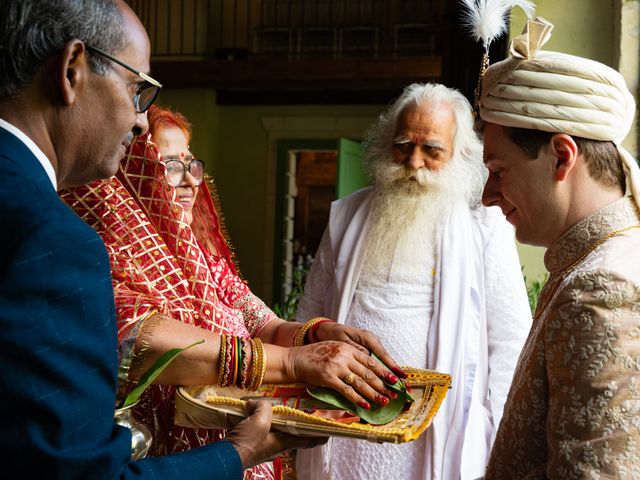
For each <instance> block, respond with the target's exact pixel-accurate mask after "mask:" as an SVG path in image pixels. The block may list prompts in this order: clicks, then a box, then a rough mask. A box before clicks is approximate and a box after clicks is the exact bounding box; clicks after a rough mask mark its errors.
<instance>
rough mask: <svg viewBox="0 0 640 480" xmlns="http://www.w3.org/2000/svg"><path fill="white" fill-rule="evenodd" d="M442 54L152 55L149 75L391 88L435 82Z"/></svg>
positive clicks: (165, 79) (195, 81)
mask: <svg viewBox="0 0 640 480" xmlns="http://www.w3.org/2000/svg"><path fill="white" fill-rule="evenodd" d="M441 63H442V62H441V57H428V58H375V59H371V58H368V59H358V58H349V59H346V58H344V59H295V60H291V59H247V60H210V59H200V60H173V59H172V60H168V59H167V60H165V59H161V58H154V59H152V75H153V76H154V77H155V78H157V79H158V80H159V81H160V82H162V83H163V84H164V85H166V86H167V87H171V88H197V87H209V88H215V89H221V90H224V89H252V90H261V89H265V90H270V89H274V88H277V89H280V90H281V89H304V90H306V89H314V90H323V89H340V90H358V89H365V90H368V91H376V90H390V89H396V88H399V87H403V86H405V85H407V84H409V83H412V82H425V81H434V80H435V81H437V80H439V79H440V76H441Z"/></svg>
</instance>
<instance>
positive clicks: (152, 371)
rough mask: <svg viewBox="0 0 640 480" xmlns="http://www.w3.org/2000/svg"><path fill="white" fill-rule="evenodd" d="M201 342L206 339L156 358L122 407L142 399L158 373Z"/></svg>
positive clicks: (174, 349)
mask: <svg viewBox="0 0 640 480" xmlns="http://www.w3.org/2000/svg"><path fill="white" fill-rule="evenodd" d="M201 343H204V340H199V341H197V342H195V343H192V344H191V345H189V346H188V347H184V348H172V349H171V350H169V351H167V352H165V353H164V354H162V356H161V357H160V358H158V360H156V363H154V364H153V365H152V366H151V368H149V370H147V371H146V372H145V373H144V375H142V377H141V378H140V382H139V383H138V386H137V387H136V388H134V389H133V390H132V391H131V393H129V395H127V397H126V398H125V399H124V402H123V403H122V407H120V408H124V407H128V406H129V405H133V404H134V403H136V402H137V401H138V400H139V399H140V396H141V395H142V392H144V391H145V390H146V389H147V387H148V386H149V385H151V384H152V383H153V381H154V380H155V379H156V378H157V377H158V375H160V374H161V373H162V372H163V371H164V369H165V368H167V367H168V366H169V364H170V363H171V362H173V360H174V359H175V358H176V357H177V356H178V355H180V354H181V353H182V352H184V351H185V350H187V349H189V348H191V347H195V346H196V345H200V344H201Z"/></svg>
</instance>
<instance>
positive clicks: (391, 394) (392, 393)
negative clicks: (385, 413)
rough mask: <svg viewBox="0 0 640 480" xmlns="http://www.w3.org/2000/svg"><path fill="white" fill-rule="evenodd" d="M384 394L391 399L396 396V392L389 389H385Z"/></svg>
mask: <svg viewBox="0 0 640 480" xmlns="http://www.w3.org/2000/svg"><path fill="white" fill-rule="evenodd" d="M386 394H387V395H388V396H389V397H391V398H393V399H396V398H398V394H397V393H396V392H392V391H391V390H387V391H386Z"/></svg>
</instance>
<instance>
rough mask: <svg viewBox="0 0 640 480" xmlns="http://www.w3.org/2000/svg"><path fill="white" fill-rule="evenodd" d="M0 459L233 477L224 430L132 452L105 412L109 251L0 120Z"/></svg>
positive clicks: (109, 409) (16, 465) (108, 471)
mask: <svg viewBox="0 0 640 480" xmlns="http://www.w3.org/2000/svg"><path fill="white" fill-rule="evenodd" d="M0 226H1V227H0V228H1V231H2V234H1V235H0V452H1V455H2V458H3V462H2V464H1V466H0V469H1V471H2V474H3V477H5V478H47V479H76V478H77V479H83V480H84V479H97V478H101V479H103V478H104V479H112V478H126V479H129V478H162V479H181V478H189V479H190V480H193V479H201V478H202V479H204V478H207V479H213V478H219V479H228V478H241V475H242V469H241V464H240V459H239V456H238V454H237V452H236V450H235V449H234V447H233V446H232V445H231V444H230V443H229V442H218V443H214V444H211V445H208V446H206V447H203V448H199V449H196V450H192V451H190V452H188V453H184V454H179V455H172V456H167V457H160V458H149V459H145V460H141V461H138V462H131V461H130V459H129V457H130V453H131V436H130V433H129V430H128V429H126V428H123V427H120V426H117V425H116V424H114V422H113V412H114V405H115V391H116V377H117V340H116V322H115V313H114V304H113V292H112V288H111V279H110V272H109V259H108V257H107V254H106V251H105V248H104V245H103V244H102V241H101V240H100V238H99V237H98V235H97V234H96V233H95V232H94V231H93V230H92V229H91V228H90V227H89V226H88V225H86V224H85V223H84V222H83V221H82V220H80V218H79V217H77V216H76V215H75V213H73V212H72V211H71V210H70V209H69V208H68V207H67V206H66V205H65V204H63V203H62V202H61V201H60V200H59V199H58V195H57V194H56V192H55V191H54V189H53V187H52V185H51V182H50V180H49V178H48V177H47V175H46V173H45V171H44V169H43V168H42V166H41V165H40V163H39V162H38V160H37V158H36V157H35V156H34V155H33V154H32V153H31V152H30V151H29V149H28V148H27V147H26V146H25V145H24V144H23V143H22V142H21V141H20V140H19V139H18V138H17V137H15V136H14V135H13V134H11V133H9V132H8V131H6V130H5V129H3V128H0Z"/></svg>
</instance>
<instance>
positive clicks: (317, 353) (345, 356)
mask: <svg viewBox="0 0 640 480" xmlns="http://www.w3.org/2000/svg"><path fill="white" fill-rule="evenodd" d="M350 343H353V340H351V342H350ZM383 351H384V349H383ZM385 353H386V352H385ZM387 356H388V355H387ZM288 365H289V367H288V368H289V369H290V371H291V376H292V377H293V378H295V379H296V381H299V382H304V383H308V384H311V385H319V386H322V387H330V388H332V389H334V390H336V391H337V392H339V393H341V394H342V395H344V396H345V397H346V398H348V399H349V400H351V401H352V402H353V403H355V404H357V405H359V406H361V407H362V408H365V409H367V410H368V409H370V408H371V405H370V403H369V401H367V399H369V400H371V401H373V402H376V403H378V404H380V405H386V404H387V403H389V398H396V396H397V394H396V393H395V392H393V391H391V390H388V389H387V388H386V386H385V384H384V383H383V381H382V379H384V380H386V381H387V382H389V383H396V382H397V381H398V378H397V377H396V376H395V375H394V374H393V373H391V372H390V371H389V370H387V369H386V368H385V367H384V365H382V364H381V363H380V362H378V361H377V360H376V359H375V358H373V357H371V356H370V355H369V353H368V352H365V351H363V349H362V347H360V348H357V347H356V346H354V345H352V344H349V342H346V341H337V342H336V341H328V342H318V343H312V344H310V345H305V346H303V347H292V348H290V349H289V361H288Z"/></svg>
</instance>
